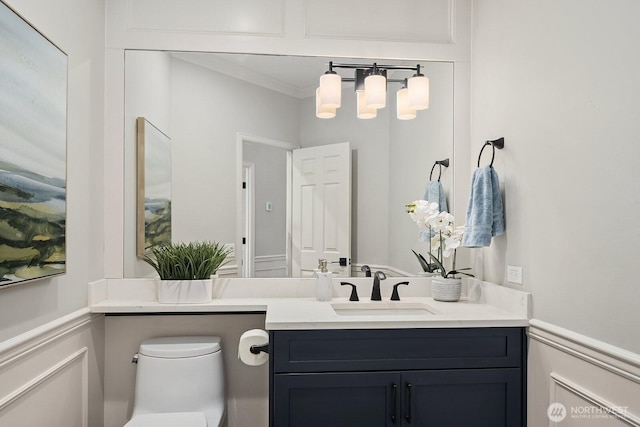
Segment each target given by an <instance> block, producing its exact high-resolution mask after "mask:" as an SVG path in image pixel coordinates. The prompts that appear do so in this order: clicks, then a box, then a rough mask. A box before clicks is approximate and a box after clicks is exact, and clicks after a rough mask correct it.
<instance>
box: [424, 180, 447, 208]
mask: <svg viewBox="0 0 640 427" xmlns="http://www.w3.org/2000/svg"><path fill="white" fill-rule="evenodd" d="M424 200H428V201H430V202H435V203H437V204H438V210H439V211H440V212H449V210H448V209H447V197H446V194H444V188H442V183H441V182H440V181H429V182H427V186H426V188H425V189H424Z"/></svg>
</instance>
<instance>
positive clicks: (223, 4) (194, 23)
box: [126, 0, 285, 36]
mask: <svg viewBox="0 0 640 427" xmlns="http://www.w3.org/2000/svg"><path fill="white" fill-rule="evenodd" d="M185 10H188V11H190V13H188V14H187V13H184V11H185ZM284 11H285V6H284V0H245V1H242V2H230V1H224V0H181V1H168V2H163V3H162V7H158V4H157V1H155V0H126V15H127V27H128V29H129V30H130V31H147V32H162V33H166V32H180V33H200V34H230V35H253V36H282V35H284V16H285V15H284Z"/></svg>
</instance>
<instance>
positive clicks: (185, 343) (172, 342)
mask: <svg viewBox="0 0 640 427" xmlns="http://www.w3.org/2000/svg"><path fill="white" fill-rule="evenodd" d="M217 351H220V337H212V336H182V337H158V338H149V339H146V340H144V341H142V343H141V344H140V354H143V355H145V356H151V357H162V358H168V359H174V358H183V357H195V356H204V355H205V354H211V353H215V352H217Z"/></svg>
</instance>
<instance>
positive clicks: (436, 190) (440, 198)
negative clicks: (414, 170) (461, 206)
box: [418, 181, 449, 242]
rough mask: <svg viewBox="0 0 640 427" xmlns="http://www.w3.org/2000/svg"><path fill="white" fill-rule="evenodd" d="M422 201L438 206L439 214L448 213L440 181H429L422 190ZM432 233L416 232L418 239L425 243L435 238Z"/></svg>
mask: <svg viewBox="0 0 640 427" xmlns="http://www.w3.org/2000/svg"><path fill="white" fill-rule="evenodd" d="M424 200H428V201H430V202H434V203H437V204H438V210H439V211H440V212H449V210H448V208H447V198H446V194H445V193H444V188H443V187H442V183H441V182H440V181H429V182H427V186H426V187H425V189H424ZM435 234H436V233H435V232H434V231H431V232H429V231H420V232H418V239H420V240H421V241H423V242H425V241H427V240H429V239H431V238H432V237H433V236H435Z"/></svg>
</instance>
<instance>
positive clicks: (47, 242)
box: [0, 2, 67, 289]
mask: <svg viewBox="0 0 640 427" xmlns="http://www.w3.org/2000/svg"><path fill="white" fill-rule="evenodd" d="M66 150H67V55H66V54H65V53H64V52H63V51H62V50H60V49H59V48H58V47H57V46H56V45H54V44H53V43H52V42H51V41H49V40H48V39H47V38H46V37H44V36H43V35H42V34H40V33H39V32H38V31H37V30H36V29H35V28H33V27H32V26H31V25H29V23H27V22H26V21H24V20H23V19H22V18H21V17H20V16H19V15H17V14H16V13H15V12H14V11H13V10H11V9H10V8H9V7H8V6H7V5H5V4H4V3H3V2H0V289H1V288H3V287H8V286H11V285H15V284H18V283H21V282H25V281H28V280H33V279H38V278H43V277H48V276H53V275H57V274H64V273H65V272H66V237H65V236H66V211H67V208H66V162H67V161H66V157H67V156H66Z"/></svg>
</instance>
